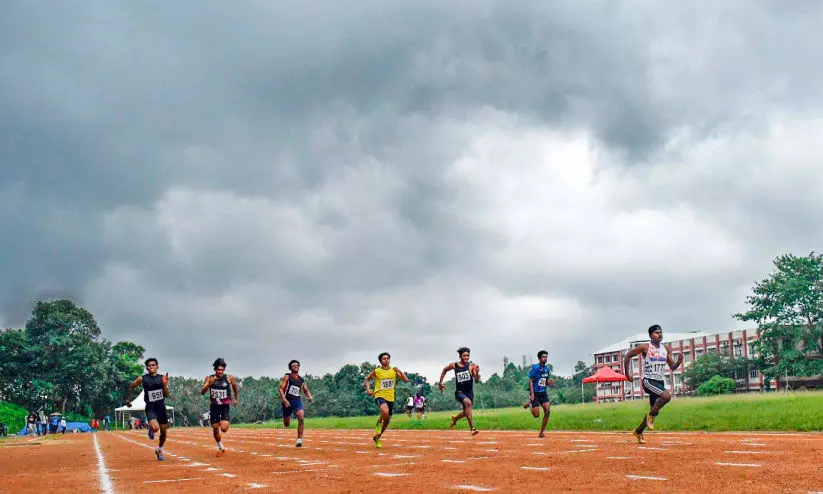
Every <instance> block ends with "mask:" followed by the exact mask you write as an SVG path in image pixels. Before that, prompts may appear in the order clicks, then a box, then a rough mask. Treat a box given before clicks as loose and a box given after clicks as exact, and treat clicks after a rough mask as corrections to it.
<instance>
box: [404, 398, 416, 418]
mask: <svg viewBox="0 0 823 494" xmlns="http://www.w3.org/2000/svg"><path fill="white" fill-rule="evenodd" d="M412 410H414V397H413V396H412V395H409V397H408V398H406V415H408V416H409V418H411V416H412Z"/></svg>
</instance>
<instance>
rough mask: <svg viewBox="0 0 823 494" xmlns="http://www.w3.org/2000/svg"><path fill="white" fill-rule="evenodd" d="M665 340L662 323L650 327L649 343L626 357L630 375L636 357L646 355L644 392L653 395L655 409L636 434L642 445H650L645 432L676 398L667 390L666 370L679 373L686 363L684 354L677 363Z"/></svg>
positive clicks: (650, 428)
mask: <svg viewBox="0 0 823 494" xmlns="http://www.w3.org/2000/svg"><path fill="white" fill-rule="evenodd" d="M662 341H663V328H661V327H660V325H659V324H654V325H652V326H650V327H649V342H648V343H644V344H642V345H638V346H636V347H634V348H632V349H631V351H629V352H628V353H627V354H626V356H625V357H624V358H623V373H624V374H625V375H627V376H628V375H630V374H629V372H628V371H629V369H630V367H629V365H630V363H631V359H632V357H634V356H635V355H642V356H643V390H644V391H645V392H646V393H648V394H649V404H650V405H651V409H650V410H649V412H648V413H647V414H646V415H645V416H644V417H643V421H642V422H640V425H639V426H638V427H637V429H635V430H634V432H633V434H634V437H636V438H637V442H638V443H640V444H646V439H645V438H644V437H643V431H644V430H645V429H646V428H648V429H649V430H654V419H655V417H657V414H658V413H660V409H661V408H663V407H664V406H666V403H668V402H669V401H670V400H671V399H672V394H671V392H669V391H666V384H665V381H666V367H667V366H668V367H669V369H671V370H675V369H677V368H678V367H680V364H681V363H683V354H680V355H679V356H678V357H677V362H675V361H674V359H672V356H671V354H670V353H669V352H668V350H667V349H666V347H665V346H664V345H663V344H662V343H661V342H662Z"/></svg>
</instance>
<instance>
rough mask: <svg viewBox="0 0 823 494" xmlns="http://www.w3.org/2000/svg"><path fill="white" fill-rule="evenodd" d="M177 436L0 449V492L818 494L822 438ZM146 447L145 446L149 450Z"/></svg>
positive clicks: (244, 432)
mask: <svg viewBox="0 0 823 494" xmlns="http://www.w3.org/2000/svg"><path fill="white" fill-rule="evenodd" d="M371 434H373V431H368V430H356V431H355V430H342V431H341V430H307V431H306V434H305V438H304V447H303V448H296V447H295V446H294V440H295V438H296V432H295V431H294V430H289V431H284V430H249V429H234V430H230V431H229V432H228V434H226V435H225V437H224V440H223V442H224V444H225V445H226V447H227V448H228V452H227V453H226V455H224V456H223V457H221V458H218V457H216V452H217V450H216V446H215V444H214V440H213V439H212V438H211V431H210V429H206V428H187V429H182V428H174V429H171V430H170V434H169V440H168V443H167V444H166V447H165V452H166V460H165V461H163V462H159V461H157V460H156V458H155V456H154V453H153V445H152V441H150V440H149V439H148V437H146V435H145V432H144V431H141V432H136V431H129V432H118V433H115V432H100V433H97V434H75V435H67V436H63V437H57V438H56V439H52V438H48V439H42V440H41V439H37V438H35V439H28V438H17V439H11V440H9V441H4V442H2V443H0V450H2V453H3V454H2V455H0V472H2V483H0V492H4V493H5V492H9V493H11V492H47V493H55V492H117V493H126V492H176V493H185V492H197V493H201V492H242V491H247V490H258V491H260V492H284V493H288V492H295V493H297V492H300V493H313V492H322V493H331V492H334V493H336V492H352V493H353V492H372V493H373V492H380V493H393V492H403V493H406V492H413V493H415V494H417V493H428V492H454V493H460V492H465V493H469V492H501V493H502V492H526V491H532V490H534V489H538V490H540V491H544V492H603V491H611V492H625V491H628V490H630V489H631V490H634V489H638V490H642V491H644V492H667V493H670V492H691V493H694V492H696V491H701V492H736V493H739V492H746V493H755V492H764V493H765V492H769V493H774V492H802V493H810V492H823V434H770V433H718V434H711V433H666V432H663V431H659V432H647V434H646V437H647V441H648V442H647V444H645V445H642V446H641V445H638V444H637V443H636V441H635V440H634V437H633V436H631V435H630V434H627V433H622V434H619V433H594V432H550V433H547V437H546V438H544V439H539V438H537V434H536V433H535V432H508V431H506V432H504V431H481V433H480V434H479V435H478V436H474V437H473V436H471V435H470V434H469V433H468V432H466V431H399V430H398V431H395V430H391V429H390V430H389V431H387V433H386V435H385V436H384V440H383V448H382V449H376V448H375V447H374V443H373V442H372V441H371ZM154 443H156V440H155V441H154Z"/></svg>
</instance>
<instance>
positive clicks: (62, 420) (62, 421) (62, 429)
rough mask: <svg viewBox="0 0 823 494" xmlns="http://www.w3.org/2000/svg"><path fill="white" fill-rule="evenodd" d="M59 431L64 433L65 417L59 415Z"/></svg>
mask: <svg viewBox="0 0 823 494" xmlns="http://www.w3.org/2000/svg"><path fill="white" fill-rule="evenodd" d="M60 433H61V434H65V433H66V417H60Z"/></svg>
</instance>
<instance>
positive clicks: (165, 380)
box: [160, 372, 169, 398]
mask: <svg viewBox="0 0 823 494" xmlns="http://www.w3.org/2000/svg"><path fill="white" fill-rule="evenodd" d="M160 382H162V383H163V397H164V398H168V397H169V373H168V372H166V374H164V375H163V377H161V378H160Z"/></svg>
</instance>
